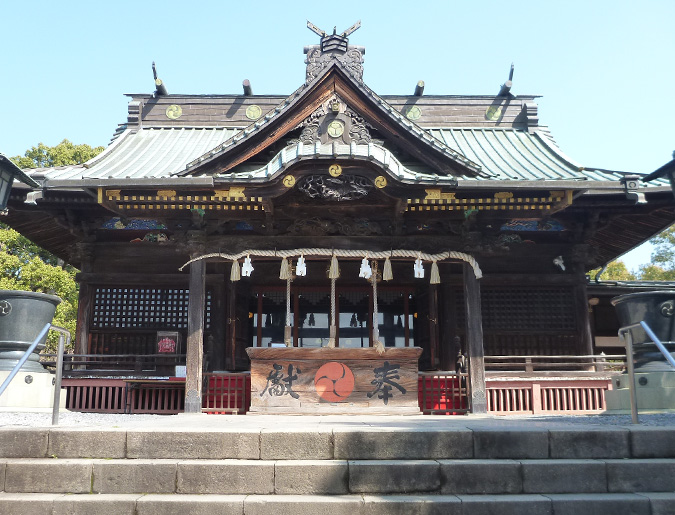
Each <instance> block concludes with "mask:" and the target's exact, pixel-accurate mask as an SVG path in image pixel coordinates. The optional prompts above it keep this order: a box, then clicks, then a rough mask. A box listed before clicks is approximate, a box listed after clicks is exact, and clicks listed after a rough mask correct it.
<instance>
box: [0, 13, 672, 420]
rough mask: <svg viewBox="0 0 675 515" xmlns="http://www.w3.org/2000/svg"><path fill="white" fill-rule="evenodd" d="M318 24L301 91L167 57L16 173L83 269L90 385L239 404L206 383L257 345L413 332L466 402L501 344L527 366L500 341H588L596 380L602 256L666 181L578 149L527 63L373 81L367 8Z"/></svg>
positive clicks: (528, 352)
mask: <svg viewBox="0 0 675 515" xmlns="http://www.w3.org/2000/svg"><path fill="white" fill-rule="evenodd" d="M311 28H312V30H313V31H314V32H316V33H317V35H318V37H319V38H320V41H319V44H316V45H312V46H309V47H307V48H306V49H305V54H306V56H305V62H306V64H307V68H306V74H305V77H304V78H303V77H298V89H297V90H295V91H294V92H292V93H290V94H288V93H287V92H286V93H281V94H279V95H255V94H253V90H252V89H253V88H252V86H251V84H250V83H249V82H248V81H246V80H245V81H244V82H243V92H242V93H241V94H222V95H221V94H218V95H188V94H170V93H169V92H168V89H170V87H167V86H168V85H166V86H165V85H164V84H163V83H162V81H161V80H160V79H157V78H156V77H155V78H156V81H155V91H154V92H153V93H142V94H131V95H129V97H130V99H129V105H128V116H127V119H126V121H125V122H124V123H122V124H120V125H119V127H118V128H117V130H116V132H115V134H114V136H113V138H112V141H111V143H110V145H109V146H108V147H107V148H106V149H105V150H104V151H103V152H102V153H101V154H99V155H98V156H96V157H95V158H93V159H92V160H90V161H88V162H87V163H84V164H81V165H74V166H64V167H56V168H45V169H37V170H25V172H26V173H27V174H28V175H29V176H30V177H31V178H32V179H33V180H35V181H36V182H37V183H38V184H39V187H35V188H31V187H29V186H25V185H17V186H15V188H14V189H13V191H12V196H11V198H10V202H9V205H8V214H7V216H5V217H4V218H3V221H4V222H5V223H7V224H8V225H9V226H11V227H12V228H14V229H16V230H17V231H19V232H20V233H21V234H23V235H24V236H26V237H28V238H29V239H31V240H32V241H34V242H35V243H37V244H38V245H40V246H41V247H43V248H45V249H47V250H49V251H50V252H52V253H53V254H55V255H56V256H58V257H60V258H62V259H64V260H65V261H66V262H68V263H70V264H72V265H73V266H75V267H76V268H78V269H79V270H80V272H79V273H78V275H77V281H78V282H79V285H80V297H79V312H78V328H77V335H76V337H75V340H74V355H73V357H72V365H71V366H70V368H69V369H68V370H67V373H66V377H67V378H69V379H67V381H69V382H68V383H67V385H70V386H68V388H71V390H69V392H70V393H69V395H70V396H71V397H72V399H71V401H72V403H75V400H74V398H75V396H76V395H80V394H79V393H77V394H76V393H75V392H85V391H86V392H90V393H87V394H86V395H91V392H92V391H93V390H92V389H93V388H94V386H89V387H87V388H88V389H84V390H83V389H81V388H80V387H79V386H78V384H79V385H85V386H86V385H87V384H89V385H97V386H96V387H101V388H103V387H108V386H110V385H118V384H122V383H120V381H125V380H126V383H124V390H123V392H124V393H123V394H122V393H120V394H119V395H124V399H123V400H122V401H120V402H122V404H124V406H122V407H121V408H119V409H124V410H127V411H128V410H130V409H131V410H132V411H134V412H142V406H141V405H140V404H138V403H141V401H140V400H138V401H137V404H135V405H133V406H131V407H130V404H129V403H130V401H129V397H128V396H129V392H130V389H134V391H136V392H138V391H140V390H142V389H143V388H147V389H151V388H155V389H157V388H156V386H157V385H156V384H155V383H153V381H154V382H157V383H158V382H160V381H162V380H165V379H167V378H169V382H170V381H174V383H173V384H175V385H176V388H179V390H177V391H179V394H178V397H177V398H176V399H174V400H172V401H171V402H173V403H174V404H172V406H173V407H172V408H171V410H173V411H174V412H176V411H183V410H185V411H191V412H196V411H200V410H202V409H204V410H209V411H219V410H218V409H217V408H218V407H220V408H223V409H222V411H223V412H225V411H228V410H227V409H225V408H226V407H225V406H217V407H215V408H214V406H210V407H208V406H207V404H208V402H210V401H209V398H211V397H213V396H214V395H215V393H214V390H213V388H216V387H217V385H218V384H220V385H221V386H222V385H223V384H225V383H224V382H223V381H225V379H223V378H227V377H230V378H235V377H236V378H240V379H241V378H245V379H246V378H247V374H248V371H249V370H250V369H251V362H250V358H249V354H250V352H249V354H247V349H248V348H254V349H255V348H268V349H274V348H277V347H279V349H280V350H284V349H283V348H286V347H288V346H291V347H297V348H305V349H310V350H311V352H313V353H314V355H316V352H317V349H319V348H324V347H330V348H331V349H326V352H329V353H334V352H336V351H338V350H339V349H351V350H352V351H353V353H352V354H351V355H352V356H356V358H355V359H358V355H359V354H358V353H359V352H360V351H362V350H363V352H364V353H365V354H363V355H364V356H365V355H366V354H367V355H368V356H375V357H377V355H379V356H383V357H384V358H386V356H388V354H387V353H389V352H391V354H390V355H391V356H394V355H395V353H396V352H404V351H405V349H412V348H418V349H420V350H419V360H418V361H417V362H416V366H418V368H419V375H420V378H431V379H429V380H430V381H431V382H430V383H428V384H432V385H433V388H434V389H439V388H440V389H442V381H441V379H443V378H445V379H443V380H447V379H448V378H449V377H451V376H452V373H455V372H457V373H459V375H458V376H453V377H454V379H452V381H453V388H459V389H460V390H462V391H463V392H464V395H465V400H464V401H459V402H455V403H454V404H453V406H452V407H447V406H446V409H445V411H446V412H454V411H458V412H462V411H467V410H470V411H474V412H477V413H480V412H485V411H486V410H488V411H490V410H493V411H494V406H492V408H491V407H490V402H492V403H494V402H495V401H494V400H492V401H490V395H489V381H490V375H489V372H490V367H489V366H488V364H490V363H491V364H492V365H494V366H495V367H496V368H497V369H499V366H502V369H501V370H503V371H505V372H507V373H506V374H504V375H505V376H508V377H511V378H512V379H514V380H515V379H519V380H522V379H523V378H526V377H527V374H520V375H519V374H518V370H516V369H513V370H512V369H509V368H508V363H512V362H513V360H511V361H509V360H508V359H504V360H502V361H500V360H499V359H495V358H496V357H505V356H507V357H508V356H512V357H518V356H528V357H529V360H530V361H529V364H530V365H529V366H531V364H532V363H533V362H534V363H536V362H537V357H542V359H544V358H546V357H549V358H551V357H559V358H560V359H558V361H559V362H563V361H565V359H564V358H565V357H570V358H572V357H577V358H578V359H577V361H576V363H577V365H578V366H577V367H576V368H575V367H571V368H569V367H568V368H565V369H564V372H565V373H564V374H562V375H561V377H563V376H564V377H567V378H568V380H571V379H570V378H571V375H570V374H571V372H572V371H574V370H577V371H578V372H579V377H581V378H582V379H585V380H591V379H593V377H594V376H593V373H594V370H595V371H597V369H593V366H592V365H588V363H590V361H588V360H590V358H589V356H593V355H598V354H599V353H600V352H601V351H602V350H607V349H603V348H601V346H598V345H597V344H596V325H597V324H598V323H604V322H602V321H598V320H595V319H594V317H593V316H591V315H592V313H593V307H594V306H593V305H591V306H590V307H589V292H588V284H587V283H588V278H587V273H588V272H589V270H592V269H595V268H598V267H602V266H604V265H606V264H607V263H609V262H610V261H612V260H614V259H615V258H617V257H618V256H620V255H622V254H624V253H625V252H627V251H628V250H630V249H632V248H634V247H635V246H637V245H639V244H640V243H642V242H644V241H645V240H647V239H648V238H650V237H651V236H653V235H655V234H656V233H658V232H660V231H661V230H663V229H665V228H667V227H668V226H669V225H670V224H672V223H673V221H675V216H674V213H673V193H672V190H671V187H670V185H669V184H668V182H667V180H666V179H664V178H663V177H656V178H655V179H654V180H653V181H651V182H649V183H648V182H644V181H642V180H641V179H642V177H641V176H639V175H635V174H630V173H624V172H618V171H611V170H604V169H598V168H588V167H584V166H581V165H579V164H577V163H576V162H575V161H573V160H572V159H571V158H570V157H568V156H566V155H565V154H564V153H563V151H562V150H561V149H560V148H559V147H558V146H557V144H556V142H555V140H554V138H553V136H552V134H551V132H550V131H549V130H548V128H547V127H546V126H545V125H542V124H541V123H540V120H539V116H538V112H537V104H536V99H537V96H536V95H526V94H520V93H518V94H517V95H516V94H514V93H512V89H513V88H512V80H511V77H510V78H509V80H508V81H506V82H505V83H504V85H503V86H502V87H501V89H500V90H499V91H498V92H495V93H496V94H495V95H450V94H449V95H426V94H424V83H423V82H422V81H420V82H419V83H417V85H414V84H413V85H411V88H410V89H411V90H410V92H409V93H410V94H400V95H379V94H378V93H377V92H375V91H373V90H372V89H370V88H369V87H368V85H367V84H366V82H364V78H363V76H364V67H365V66H366V65H367V63H366V62H365V57H364V54H365V49H364V48H362V47H359V46H354V45H352V44H351V41H350V38H351V39H355V37H356V36H357V34H355V35H352V32H353V31H354V30H355V29H356V28H358V25H356V26H354V27H352V28H350V29H348V30H347V31H345V32H344V33H341V34H337V33H333V34H329V33H325V32H323V31H321V30H320V29H317V28H316V27H314V26H311ZM584 130H588V129H584ZM588 136H589V138H592V137H593V134H592V131H590V130H589V131H588ZM603 302H604V301H603ZM604 305H606V306H607V305H608V304H607V303H606V302H605V304H604ZM600 307H602V306H600ZM607 317H609V318H607ZM607 317H605V318H603V320H605V321H606V319H611V315H607ZM607 323H609V324H610V325H611V323H612V322H607ZM613 330H614V328H613V327H612V331H613ZM609 334H611V331H609ZM614 335H615V333H614ZM603 336H606V335H605V334H604V333H603ZM282 347H283V348H282ZM333 347H334V349H332V348H333ZM616 347H617V344H616V342H613V343H611V344H610V347H608V349H610V350H615V351H617V352H618V351H620V349H617V348H616ZM78 356H79V358H78ZM584 357H585V358H584ZM582 358H583V359H582ZM78 359H80V361H78ZM331 359H332V358H331ZM392 359H393V358H392ZM500 359H501V358H500ZM584 359H586V361H584ZM549 361H550V360H549ZM553 361H555V360H553ZM544 362H546V363H548V362H547V361H544ZM566 362H567V363H568V366H569V363H572V362H573V361H566ZM495 363H497V365H495ZM499 363H501V365H499ZM505 363H506V364H505ZM303 366H304V365H303ZM524 366H525V365H524ZM297 367H299V365H296V368H297ZM589 367H590V368H589ZM486 370H487V371H488V373H487V375H486ZM546 370H547V371H546V374H548V375H555V374H554V373H553V372H555V370H556V367H555V365H554V364H552V365H550V366H549V367H548V368H547V369H546ZM560 370H561V371H563V370H562V369H560ZM522 371H523V372H527V370H526V369H525V368H523V370H522ZM283 372H284V374H286V372H288V371H287V370H286V368H284V369H283ZM228 374H229V375H228ZM434 374H435V375H434ZM462 374H465V376H464V375H462ZM288 376H289V377H291V376H292V374H291V373H290V372H289V373H288ZM183 377H184V379H181V378H183ZM218 378H220V379H218ZM434 378H435V379H434ZM106 381H107V382H106ZM133 381H136V383H133V384H132V382H133ZM142 381H146V382H145V383H143V382H142ZM183 381H184V382H185V384H184V385H183ZM218 381H221V382H220V383H218ZM237 381H239V379H237ZM242 381H243V382H242V383H238V382H237V385H238V386H237V388H238V390H237V391H238V392H239V393H238V394H241V395H242V396H243V397H242V399H245V396H246V395H250V392H249V393H247V392H244V390H248V388H249V386H248V384H249V383H250V379H246V381H249V382H246V381H245V380H243V379H242ZM439 381H441V382H439ZM356 382H357V383H358V378H357V380H356ZM268 383H269V381H268ZM64 384H65V383H64ZM166 384H168V383H163V384H162V386H163V387H164V390H167V391H168V390H169V389H168V388H166V387H165V385H166ZM228 384H229V383H228ZM232 384H234V383H232ZM419 384H420V392H419V395H420V399H421V398H422V395H423V394H424V395H426V393H425V392H426V390H425V388H427V386H425V385H427V383H425V382H424V381H423V380H422V379H420V383H419ZM106 385H107V386H106ZM179 385H180V386H179ZM214 385H216V386H214ZM267 386H269V384H268V385H267ZM78 388H80V390H78ZM82 388H84V387H82ZM111 388H112V387H111ZM120 388H121V387H120ZM180 388H184V389H185V390H184V391H185V393H183V390H182V389H180ZM423 390H424V392H423ZM111 391H112V390H111ZM115 391H117V390H115ZM119 391H120V392H122V390H121V389H119ZM172 391H173V390H172ZM439 391H440V390H439ZM392 392H393V394H396V393H397V391H396V390H392ZM174 394H175V392H174ZM82 395H83V396H86V395H85V394H84V393H82ZM96 395H99V394H96ZM111 395H112V394H111ZM115 395H118V394H117V393H115V394H114V395H112V397H114V396H115ZM153 395H155V394H153ZM157 395H160V394H157ZM162 395H164V394H162ZM172 395H173V394H172ZM429 395H431V394H429ZM434 395H435V394H434ZM438 395H440V396H441V397H442V396H443V395H444V394H442V393H440V394H438ZM453 395H455V394H454V393H453ZM209 396H211V397H209ZM112 397H111V399H112ZM432 397H433V395H432ZM439 398H440V397H439ZM439 398H436V400H432V404H434V403H436V404H438V403H437V402H436V401H438V400H439ZM111 399H107V400H100V404H101V406H99V407H98V408H96V406H94V405H93V404H92V405H90V406H89V407H87V406H85V405H84V404H82V405H81V406H80V408H81V409H83V410H92V411H96V410H97V409H98V410H100V411H105V410H106V409H108V408H106V407H105V406H103V405H104V404H105V405H106V406H108V404H110V403H113V400H111ZM71 401H69V402H71ZM78 402H79V401H78ZM83 402H84V401H83ZM114 402H118V401H114ZM228 402H229V401H228ZM242 402H249V401H248V400H246V399H245V400H244V401H242ZM425 402H426V401H425ZM338 404H339V402H338ZM423 404H424V405H423ZM110 405H111V406H112V404H110ZM420 406H421V408H422V411H425V407H427V404H425V403H423V402H422V401H420ZM134 407H135V410H134ZM71 408H72V409H77V407H75V405H74V404H72V405H71ZM112 409H113V408H110V410H112ZM238 409H239V412H242V410H243V411H246V409H244V408H242V407H241V406H239V405H238ZM148 411H151V412H161V410H158V411H152V409H150V410H148ZM432 411H433V409H432ZM437 411H441V412H442V411H443V410H442V409H440V408H439V410H437ZM146 412H147V411H146Z"/></svg>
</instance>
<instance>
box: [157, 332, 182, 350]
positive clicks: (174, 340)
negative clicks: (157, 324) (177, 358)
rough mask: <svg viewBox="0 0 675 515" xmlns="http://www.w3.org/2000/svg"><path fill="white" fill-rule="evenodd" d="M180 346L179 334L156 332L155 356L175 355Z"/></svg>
mask: <svg viewBox="0 0 675 515" xmlns="http://www.w3.org/2000/svg"><path fill="white" fill-rule="evenodd" d="M179 344H180V333H178V332H173V331H158V332H157V354H176V353H177V352H178V350H179V349H178V347H179Z"/></svg>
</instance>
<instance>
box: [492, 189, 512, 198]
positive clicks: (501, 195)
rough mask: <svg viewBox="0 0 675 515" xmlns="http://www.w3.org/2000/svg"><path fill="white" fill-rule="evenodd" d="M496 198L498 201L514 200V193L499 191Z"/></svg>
mask: <svg viewBox="0 0 675 515" xmlns="http://www.w3.org/2000/svg"><path fill="white" fill-rule="evenodd" d="M495 198H497V199H505V198H513V193H511V192H510V191H498V192H497V193H495Z"/></svg>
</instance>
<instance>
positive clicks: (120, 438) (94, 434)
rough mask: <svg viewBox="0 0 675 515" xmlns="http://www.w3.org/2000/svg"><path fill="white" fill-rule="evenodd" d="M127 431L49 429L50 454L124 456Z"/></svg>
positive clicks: (48, 452)
mask: <svg viewBox="0 0 675 515" xmlns="http://www.w3.org/2000/svg"><path fill="white" fill-rule="evenodd" d="M126 451H127V433H126V431H119V430H117V431H106V430H91V429H89V430H78V429H77V428H72V427H68V428H58V429H52V430H50V431H49V447H48V450H47V455H48V456H53V457H54V456H55V457H58V458H124V457H126Z"/></svg>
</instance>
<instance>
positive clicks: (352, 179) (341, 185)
mask: <svg viewBox="0 0 675 515" xmlns="http://www.w3.org/2000/svg"><path fill="white" fill-rule="evenodd" d="M372 188H373V185H372V183H371V182H370V181H369V180H368V179H367V178H365V177H361V176H360V175H346V174H344V175H340V176H339V177H331V176H326V175H309V176H307V177H305V178H304V179H302V181H301V182H300V183H299V184H298V190H299V191H301V192H302V193H304V194H305V195H307V196H308V197H309V198H311V199H315V200H327V201H329V202H343V201H348V200H358V199H361V198H363V197H365V196H366V195H368V193H369V192H370V190H371V189H372Z"/></svg>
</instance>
